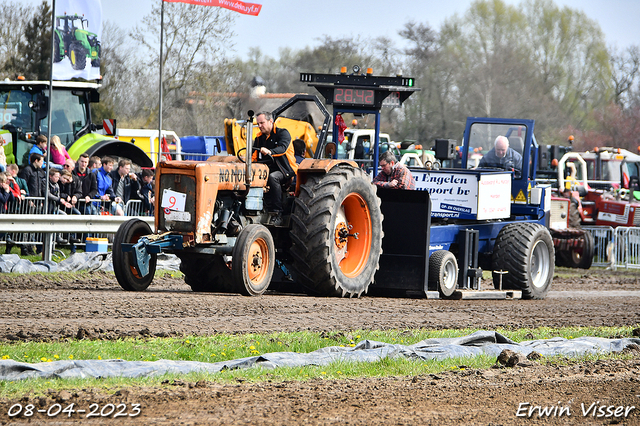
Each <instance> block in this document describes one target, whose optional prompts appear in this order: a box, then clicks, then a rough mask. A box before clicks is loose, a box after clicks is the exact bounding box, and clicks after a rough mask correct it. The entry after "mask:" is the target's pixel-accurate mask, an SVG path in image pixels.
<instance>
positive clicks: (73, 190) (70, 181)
mask: <svg viewBox="0 0 640 426" xmlns="http://www.w3.org/2000/svg"><path fill="white" fill-rule="evenodd" d="M71 161H73V160H71ZM65 166H66V164H65ZM58 185H60V198H61V199H63V200H65V201H66V202H68V203H69V204H71V207H70V208H67V209H66V210H65V213H71V214H81V213H80V211H79V210H78V209H77V208H76V206H77V203H78V199H79V198H81V197H82V192H81V188H80V179H78V177H77V176H75V175H74V174H73V173H71V171H70V170H69V169H64V170H63V171H61V172H60V181H59V182H58ZM67 237H68V238H67V239H68V240H69V243H70V244H71V254H74V253H75V252H76V244H80V243H81V242H82V240H81V239H79V238H76V234H75V233H71V234H69V235H68V236H67Z"/></svg>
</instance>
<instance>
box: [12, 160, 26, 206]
mask: <svg viewBox="0 0 640 426" xmlns="http://www.w3.org/2000/svg"><path fill="white" fill-rule="evenodd" d="M19 171H20V168H19V167H18V165H17V164H13V163H12V164H9V165H7V173H8V176H9V177H10V178H11V179H13V180H14V181H15V182H16V183H17V184H18V187H19V188H20V193H21V194H22V195H23V197H22V198H24V196H28V195H29V186H28V185H27V181H26V180H24V179H22V178H21V177H18V172H19Z"/></svg>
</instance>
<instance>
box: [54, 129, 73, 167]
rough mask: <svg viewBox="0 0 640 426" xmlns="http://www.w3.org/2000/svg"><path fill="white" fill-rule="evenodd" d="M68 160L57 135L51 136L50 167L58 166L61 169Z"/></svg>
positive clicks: (65, 150)
mask: <svg viewBox="0 0 640 426" xmlns="http://www.w3.org/2000/svg"><path fill="white" fill-rule="evenodd" d="M70 158H71V157H70V156H69V153H68V152H67V149H66V148H65V147H64V145H62V142H60V138H59V137H58V135H53V136H51V167H56V166H59V167H60V168H62V166H63V165H64V162H65V161H66V160H67V159H70ZM56 168H57V167H56Z"/></svg>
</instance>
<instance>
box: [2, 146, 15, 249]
mask: <svg viewBox="0 0 640 426" xmlns="http://www.w3.org/2000/svg"><path fill="white" fill-rule="evenodd" d="M0 149H1V147H0ZM13 200H14V195H13V192H11V188H10V187H9V183H8V182H7V175H5V174H4V173H3V172H0V214H4V213H6V212H7V204H8V203H10V202H12V201H13ZM0 238H3V239H5V243H6V249H5V253H11V248H12V247H13V246H14V245H15V244H16V243H15V242H14V241H13V240H12V239H11V236H10V235H7V234H6V233H4V232H3V233H1V234H0Z"/></svg>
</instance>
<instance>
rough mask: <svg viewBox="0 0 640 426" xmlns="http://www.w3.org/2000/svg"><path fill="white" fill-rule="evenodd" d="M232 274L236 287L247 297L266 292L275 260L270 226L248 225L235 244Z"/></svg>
mask: <svg viewBox="0 0 640 426" xmlns="http://www.w3.org/2000/svg"><path fill="white" fill-rule="evenodd" d="M232 258H233V260H232V261H231V275H232V276H233V282H234V283H235V286H236V290H237V291H238V292H239V293H241V294H243V295H245V296H259V295H261V294H263V293H264V292H265V291H267V287H269V284H270V283H271V277H272V276H273V267H274V265H275V263H276V251H275V247H274V244H273V237H272V236H271V233H270V232H269V230H268V229H267V228H265V227H264V226H262V225H258V224H251V225H247V227H246V228H244V229H243V230H242V231H240V235H238V239H237V240H236V244H235V246H233V254H232Z"/></svg>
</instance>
